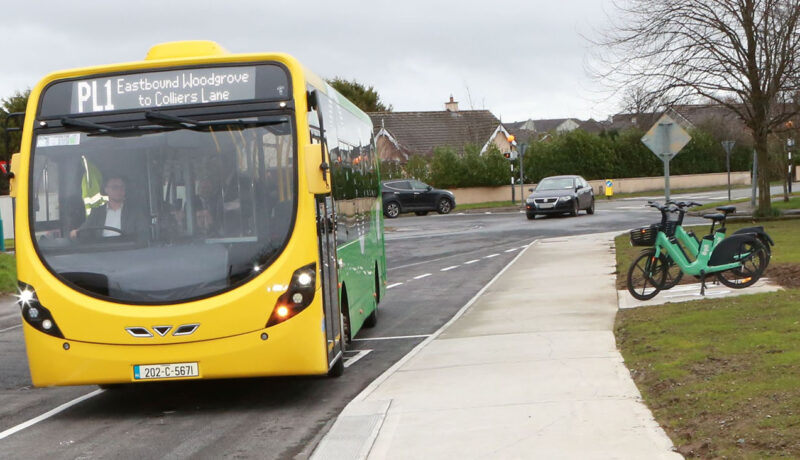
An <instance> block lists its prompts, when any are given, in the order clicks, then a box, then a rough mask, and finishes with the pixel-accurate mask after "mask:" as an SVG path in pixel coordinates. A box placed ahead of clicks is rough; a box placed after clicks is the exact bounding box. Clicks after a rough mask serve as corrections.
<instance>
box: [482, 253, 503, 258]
mask: <svg viewBox="0 0 800 460" xmlns="http://www.w3.org/2000/svg"><path fill="white" fill-rule="evenodd" d="M499 255H500V254H489V255H488V256H486V257H484V259H491V258H492V257H497V256H499Z"/></svg>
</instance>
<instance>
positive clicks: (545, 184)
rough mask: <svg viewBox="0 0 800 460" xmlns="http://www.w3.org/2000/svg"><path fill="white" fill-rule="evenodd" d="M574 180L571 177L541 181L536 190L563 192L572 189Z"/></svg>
mask: <svg viewBox="0 0 800 460" xmlns="http://www.w3.org/2000/svg"><path fill="white" fill-rule="evenodd" d="M574 184H575V182H574V179H572V178H571V177H567V178H563V177H562V178H557V179H543V180H542V181H541V182H540V183H539V185H538V186H537V187H536V190H537V191H538V190H565V189H571V188H573V187H574Z"/></svg>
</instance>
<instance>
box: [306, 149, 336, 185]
mask: <svg viewBox="0 0 800 460" xmlns="http://www.w3.org/2000/svg"><path fill="white" fill-rule="evenodd" d="M305 159H306V163H305V166H306V182H308V191H309V192H311V193H313V194H314V195H322V194H325V193H330V191H331V177H330V169H331V166H330V162H329V161H328V155H327V152H323V149H322V144H308V145H306V148H305Z"/></svg>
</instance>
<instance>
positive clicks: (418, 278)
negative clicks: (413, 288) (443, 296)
mask: <svg viewBox="0 0 800 460" xmlns="http://www.w3.org/2000/svg"><path fill="white" fill-rule="evenodd" d="M429 276H431V274H430V273H425V274H424V275H419V276H415V277H414V279H415V280H421V279H422V278H427V277H429Z"/></svg>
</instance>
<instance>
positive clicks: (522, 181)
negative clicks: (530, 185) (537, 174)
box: [519, 144, 528, 201]
mask: <svg viewBox="0 0 800 460" xmlns="http://www.w3.org/2000/svg"><path fill="white" fill-rule="evenodd" d="M526 147H528V144H520V145H519V200H520V201H524V200H525V190H524V187H525V169H523V168H522V157H524V156H525V148H526Z"/></svg>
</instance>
